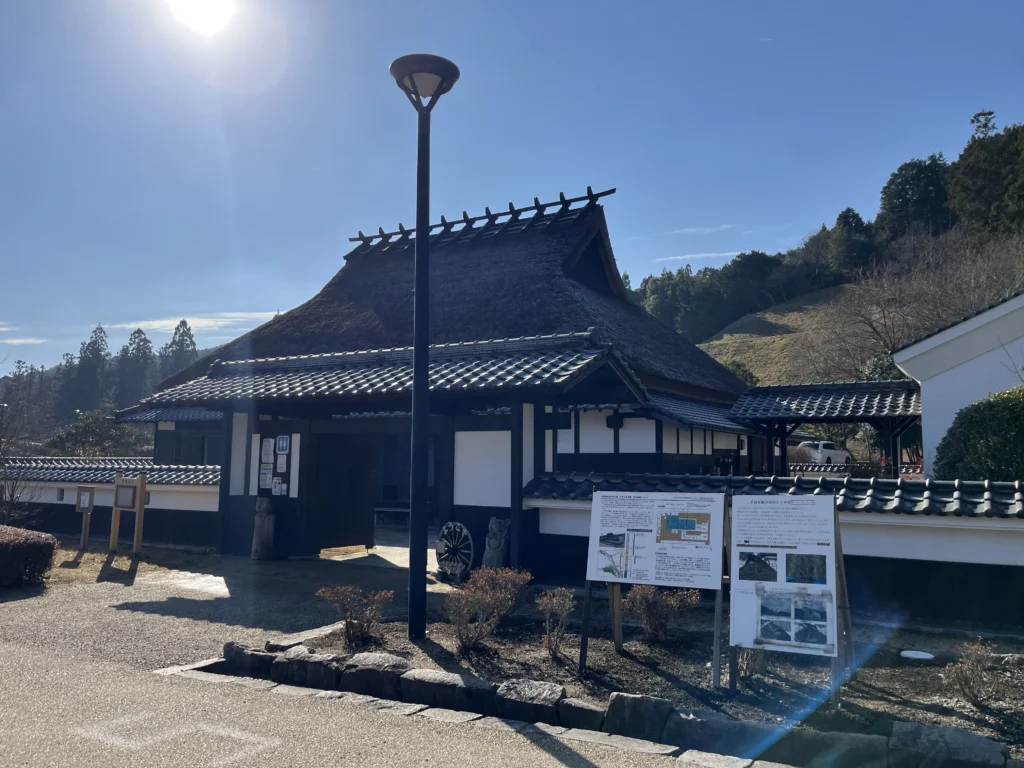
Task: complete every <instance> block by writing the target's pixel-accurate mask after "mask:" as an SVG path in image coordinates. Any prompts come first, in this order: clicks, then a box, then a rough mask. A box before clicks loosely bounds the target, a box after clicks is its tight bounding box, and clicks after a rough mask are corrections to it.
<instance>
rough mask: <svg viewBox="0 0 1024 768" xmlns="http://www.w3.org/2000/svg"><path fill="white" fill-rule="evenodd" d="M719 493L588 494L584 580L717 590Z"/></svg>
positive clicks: (722, 504)
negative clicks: (587, 530) (589, 501)
mask: <svg viewBox="0 0 1024 768" xmlns="http://www.w3.org/2000/svg"><path fill="white" fill-rule="evenodd" d="M724 517H725V494H721V493H621V492H602V491H598V492H597V493H595V494H594V501H593V507H592V511H591V515H590V548H589V550H588V553H587V578H588V579H589V580H591V581H610V582H620V583H626V584H653V585H657V586H664V587H691V588H695V589H721V586H722V529H723V520H724Z"/></svg>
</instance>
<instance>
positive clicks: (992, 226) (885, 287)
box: [634, 111, 1024, 380]
mask: <svg viewBox="0 0 1024 768" xmlns="http://www.w3.org/2000/svg"><path fill="white" fill-rule="evenodd" d="M970 122H971V126H972V128H973V132H972V134H971V136H970V138H969V139H968V141H967V144H966V146H964V148H963V150H962V151H961V153H960V155H959V157H958V158H957V159H956V160H955V161H953V162H948V161H947V160H946V158H945V157H943V155H942V154H941V153H936V154H931V155H929V156H928V157H926V158H924V159H920V158H916V159H912V160H908V161H907V162H905V163H903V164H902V165H900V166H899V167H898V168H897V169H896V170H895V171H893V173H892V174H891V175H890V177H889V179H888V181H887V182H886V183H885V185H884V186H883V187H882V190H881V200H880V207H879V212H878V215H877V216H876V217H875V219H874V220H873V221H866V220H865V219H864V218H863V217H862V216H861V215H860V214H859V213H858V212H857V211H855V210H853V209H852V208H846V209H844V210H842V211H840V212H839V214H838V215H837V217H836V220H835V222H834V223H833V224H832V226H831V227H829V226H826V225H824V224H823V225H822V227H821V229H820V230H818V231H817V232H814V233H813V234H811V235H809V236H808V237H807V238H805V240H804V242H803V243H802V244H801V245H800V246H799V247H797V248H793V249H792V250H789V251H786V252H784V253H776V254H768V253H763V252H761V251H750V252H748V253H742V254H740V255H738V256H736V257H735V258H734V259H733V260H732V261H730V262H729V263H727V264H725V265H724V266H722V267H719V268H715V267H705V268H703V269H699V270H697V271H696V272H694V271H693V270H692V269H691V267H690V266H689V265H687V266H685V267H682V268H680V269H678V270H676V271H675V272H671V271H669V270H665V271H664V272H662V273H661V274H660V275H652V276H650V277H647V278H645V279H644V280H643V282H641V283H640V285H639V286H638V287H637V288H636V289H635V291H634V296H635V298H636V300H637V301H638V302H639V303H640V304H641V305H642V306H644V307H645V308H646V309H647V311H649V312H650V313H651V314H653V315H654V316H655V317H657V318H659V319H660V320H662V321H663V322H665V323H666V324H668V325H670V326H671V327H673V328H675V329H676V330H677V331H678V332H679V333H681V334H682V335H683V336H685V337H686V338H687V339H688V340H690V341H691V342H693V343H700V342H703V341H707V340H708V339H711V338H712V337H714V336H715V334H717V333H718V332H719V331H721V330H722V329H724V328H725V327H726V326H728V325H729V324H730V323H732V322H734V321H736V320H738V319H739V318H741V317H743V316H745V315H748V314H750V313H753V312H758V311H761V310H764V309H768V308H770V307H773V306H775V305H778V304H781V303H783V302H787V301H790V300H792V299H794V298H796V297H798V296H802V295H804V294H807V293H810V292H812V291H817V290H820V289H823V288H828V287H830V286H837V285H841V284H856V290H852V291H844V292H843V294H842V295H843V297H844V299H843V301H841V302H839V303H838V304H837V306H836V307H833V308H832V312H833V316H832V317H830V318H829V321H828V322H827V323H825V324H823V328H822V332H823V334H822V337H821V340H822V344H821V345H820V347H819V348H818V349H816V350H814V351H813V353H812V354H809V355H808V364H809V365H813V366H816V369H815V371H814V372H815V374H816V378H817V379H818V380H836V379H854V378H879V377H884V376H890V375H899V371H898V370H897V369H895V368H894V367H893V366H892V362H891V356H890V354H889V353H890V352H891V351H892V350H893V349H895V348H897V347H899V346H900V345H902V344H905V343H908V342H910V341H912V340H913V339H914V338H917V337H919V336H920V335H923V334H925V333H928V332H929V331H931V330H935V329H936V328H938V327H940V326H942V325H944V324H946V323H948V322H951V321H953V320H956V319H958V318H960V317H963V316H965V315H967V314H970V313H971V312H974V311H976V310H978V309H980V308H982V307H984V306H987V305H988V304H991V303H993V302H995V301H997V300H999V299H1000V298H1001V297H1003V296H1005V295H1007V294H1008V293H1012V292H1014V291H1018V290H1021V289H1022V288H1024V125H1019V124H1014V125H1009V126H1006V127H1004V128H1003V129H1001V130H1000V129H999V128H998V127H997V125H996V120H995V114H994V113H993V112H990V111H983V112H978V113H977V114H975V115H974V116H973V117H972V118H971V120H970ZM737 362H741V361H737ZM739 367H741V366H739Z"/></svg>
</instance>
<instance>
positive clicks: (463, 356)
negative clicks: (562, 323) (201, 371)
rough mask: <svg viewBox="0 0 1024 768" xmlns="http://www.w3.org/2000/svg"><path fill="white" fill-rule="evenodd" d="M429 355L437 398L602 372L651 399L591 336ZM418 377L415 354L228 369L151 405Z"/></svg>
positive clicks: (319, 394) (363, 390)
mask: <svg viewBox="0 0 1024 768" xmlns="http://www.w3.org/2000/svg"><path fill="white" fill-rule="evenodd" d="M430 350H431V351H430V390H431V391H432V392H466V391H485V390H492V391H493V390H498V391H510V390H518V389H527V388H528V389H547V390H555V391H559V392H564V391H566V390H568V389H570V388H571V387H573V386H574V385H576V384H577V383H579V382H580V381H582V380H583V379H584V378H586V377H587V376H589V375H590V374H592V373H594V372H595V371H596V370H597V369H598V368H601V367H603V366H610V367H612V368H613V369H614V371H615V372H616V373H617V374H618V376H619V378H620V380H621V381H622V382H623V383H625V385H626V387H627V389H628V390H629V391H630V392H631V393H632V394H634V395H635V396H636V397H638V398H645V397H646V392H644V388H643V385H642V384H641V383H640V382H639V380H637V379H636V377H635V376H634V375H633V374H632V372H631V371H630V370H629V368H628V366H627V365H625V363H623V362H622V360H621V359H620V358H619V357H618V355H617V354H616V353H615V352H613V351H611V350H609V349H608V347H606V346H601V345H600V344H599V343H598V342H597V341H596V340H595V338H594V334H593V333H591V332H587V333H566V334H557V335H552V336H534V337H526V338H520V339H499V340H493V341H476V342H467V343H458V344H435V345H432V346H431V348H430ZM412 375H413V368H412V348H410V347H404V348H401V349H384V350H370V351H365V352H339V353H334V354H325V355H302V356H294V357H276V358H263V359H255V360H233V361H222V362H218V363H215V364H214V365H213V367H212V368H211V369H210V372H209V373H208V374H207V375H206V376H203V377H201V378H198V379H194V380H192V381H189V382H186V383H184V384H179V385H178V386H176V387H172V388H170V389H166V390H164V391H162V392H158V393H156V394H155V395H153V396H151V397H149V398H148V399H147V400H145V401H144V402H145V403H146V404H150V405H161V406H162V405H168V404H189V403H210V404H214V403H223V404H227V403H231V402H235V401H240V400H278V399H283V398H291V399H297V398H302V399H304V400H324V399H335V398H346V397H370V396H384V395H401V394H406V393H409V392H411V391H412Z"/></svg>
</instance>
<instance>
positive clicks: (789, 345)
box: [699, 285, 856, 385]
mask: <svg viewBox="0 0 1024 768" xmlns="http://www.w3.org/2000/svg"><path fill="white" fill-rule="evenodd" d="M855 289H856V288H855V286H853V285H839V286H835V287H833V288H825V289H823V290H820V291H814V292H813V293H807V294H804V295H803V296H799V297H797V298H796V299H793V300H792V301H787V302H785V303H783V304H777V305H776V306H774V307H772V308H771V309H766V310H763V311H761V312H753V313H751V314H749V315H745V316H743V317H741V318H740V319H739V320H737V321H736V322H734V323H731V324H729V325H728V326H726V327H725V328H724V329H722V331H721V332H719V333H717V334H715V335H714V336H713V337H712V338H711V339H710V340H708V341H706V342H704V343H703V344H701V345H699V346H700V347H701V349H703V350H704V351H705V352H707V353H708V354H709V355H711V356H712V357H713V358H715V359H716V360H718V361H719V362H722V363H730V362H734V361H739V362H742V363H743V364H744V365H746V366H747V367H748V368H749V369H750V370H751V371H753V373H754V375H755V376H757V378H758V382H759V383H760V384H762V385H767V384H802V383H811V382H814V381H815V380H816V379H817V377H816V376H815V375H814V373H813V372H812V370H811V369H810V367H809V366H808V364H807V356H808V354H810V351H811V350H812V349H814V348H815V347H817V345H818V343H819V342H820V337H821V334H823V333H832V332H835V331H836V330H838V329H836V328H831V327H829V326H830V325H834V317H835V307H836V304H837V303H838V302H839V301H840V300H841V298H842V297H843V296H844V294H847V293H850V292H851V291H853V290H855Z"/></svg>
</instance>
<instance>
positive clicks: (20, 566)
mask: <svg viewBox="0 0 1024 768" xmlns="http://www.w3.org/2000/svg"><path fill="white" fill-rule="evenodd" d="M56 553H57V539H56V538H55V537H53V536H51V535H50V534H48V533H38V532H36V531H27V530H25V529H24V528H11V527H10V526H7V525H0V587H6V586H10V585H13V584H42V583H43V577H44V576H46V574H47V572H48V571H49V570H50V568H51V567H52V566H53V558H54V555H55V554H56Z"/></svg>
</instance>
